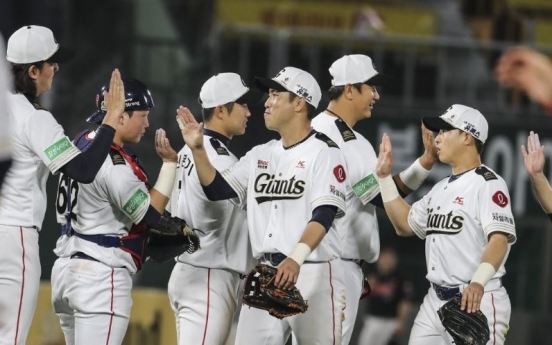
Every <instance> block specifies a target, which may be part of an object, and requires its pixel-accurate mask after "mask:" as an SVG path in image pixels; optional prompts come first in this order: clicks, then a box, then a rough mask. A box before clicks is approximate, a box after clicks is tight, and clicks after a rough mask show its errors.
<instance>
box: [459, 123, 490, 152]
mask: <svg viewBox="0 0 552 345" xmlns="http://www.w3.org/2000/svg"><path fill="white" fill-rule="evenodd" d="M455 129H456V130H457V131H460V133H466V134H468V135H469V136H471V137H472V138H473V141H474V143H475V149H476V150H477V153H478V154H481V153H482V152H483V148H484V146H485V144H484V143H483V142H482V141H481V140H479V139H477V138H476V137H474V136H473V135H471V134H470V133H468V132H466V131H463V130H461V129H458V128H455Z"/></svg>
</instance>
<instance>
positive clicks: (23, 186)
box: [0, 93, 80, 345]
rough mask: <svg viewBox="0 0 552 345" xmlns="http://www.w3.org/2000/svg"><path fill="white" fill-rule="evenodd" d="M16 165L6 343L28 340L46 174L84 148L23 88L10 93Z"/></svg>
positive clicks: (6, 237) (4, 201)
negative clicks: (23, 91)
mask: <svg viewBox="0 0 552 345" xmlns="http://www.w3.org/2000/svg"><path fill="white" fill-rule="evenodd" d="M7 101H8V108H7V110H8V117H9V125H8V130H9V133H10V136H11V147H12V166H11V168H10V169H9V170H8V172H7V173H6V177H5V179H4V183H3V184H2V191H1V194H2V197H1V198H0V262H2V265H0V320H2V321H1V322H0V344H2V345H5V344H10V345H14V344H15V345H19V344H25V342H26V339H27V334H28V332H29V327H30V326H31V321H32V318H33V314H34V310H35V305H36V300H37V297H38V287H39V283H40V273H41V267H40V259H39V255H38V231H40V228H41V227H42V221H43V220H44V213H45V212H46V180H47V179H48V175H49V173H50V172H52V173H53V174H55V173H57V172H58V170H59V169H60V168H61V167H62V166H63V165H65V164H66V163H67V162H69V161H70V160H71V159H72V158H74V157H75V156H77V155H78V154H80V151H79V150H78V149H77V148H76V147H75V146H74V145H73V144H72V143H71V140H69V138H67V137H66V136H65V134H64V132H63V128H62V127H61V126H60V125H59V124H58V123H57V121H56V120H55V119H54V117H53V116H52V114H51V113H50V112H48V111H47V110H45V109H43V108H42V107H40V105H39V104H37V103H34V104H33V103H31V102H30V101H29V100H27V98H25V96H23V95H22V94H11V93H10V94H8V95H7Z"/></svg>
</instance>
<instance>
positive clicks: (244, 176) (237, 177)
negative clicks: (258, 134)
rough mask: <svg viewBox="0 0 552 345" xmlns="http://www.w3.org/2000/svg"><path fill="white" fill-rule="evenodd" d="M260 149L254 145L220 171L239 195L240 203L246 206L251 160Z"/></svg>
mask: <svg viewBox="0 0 552 345" xmlns="http://www.w3.org/2000/svg"><path fill="white" fill-rule="evenodd" d="M258 149H259V148H258V147H254V148H253V149H251V150H250V151H249V152H247V153H246V154H245V156H243V157H241V158H240V160H239V161H237V162H236V163H235V164H233V165H232V166H231V167H229V168H227V169H225V170H223V171H221V172H220V173H221V175H222V177H223V178H224V179H225V180H226V182H227V183H228V184H229V185H230V187H232V189H233V190H234V191H235V192H236V194H237V195H238V199H239V205H240V206H242V207H245V205H246V203H247V184H248V183H249V169H250V168H251V162H253V160H254V157H255V152H256V150H258Z"/></svg>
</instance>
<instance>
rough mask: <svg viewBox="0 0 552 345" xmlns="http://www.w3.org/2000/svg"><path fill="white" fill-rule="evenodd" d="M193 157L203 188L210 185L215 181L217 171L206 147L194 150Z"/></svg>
mask: <svg viewBox="0 0 552 345" xmlns="http://www.w3.org/2000/svg"><path fill="white" fill-rule="evenodd" d="M192 155H193V156H194V163H195V167H196V171H197V176H198V177H199V182H200V183H201V185H202V186H208V185H210V184H211V183H212V182H213V180H214V179H215V175H216V172H217V171H216V169H215V167H213V165H212V164H211V161H209V157H208V156H207V151H205V147H201V148H195V149H192Z"/></svg>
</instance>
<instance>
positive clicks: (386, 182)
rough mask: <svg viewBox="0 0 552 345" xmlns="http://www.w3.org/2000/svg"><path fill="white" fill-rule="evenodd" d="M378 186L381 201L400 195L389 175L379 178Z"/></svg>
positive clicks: (387, 200) (391, 199)
mask: <svg viewBox="0 0 552 345" xmlns="http://www.w3.org/2000/svg"><path fill="white" fill-rule="evenodd" d="M379 186H380V194H381V200H383V202H389V201H393V200H395V199H396V198H398V197H399V196H400V195H399V191H398V190H397V185H395V181H393V177H392V176H391V175H389V176H387V177H384V178H380V180H379Z"/></svg>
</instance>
